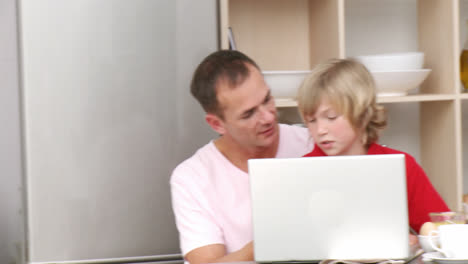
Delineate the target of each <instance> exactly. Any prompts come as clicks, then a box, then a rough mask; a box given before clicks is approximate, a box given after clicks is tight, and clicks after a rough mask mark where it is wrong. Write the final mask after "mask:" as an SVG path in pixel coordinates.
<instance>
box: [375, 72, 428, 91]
mask: <svg viewBox="0 0 468 264" xmlns="http://www.w3.org/2000/svg"><path fill="white" fill-rule="evenodd" d="M430 72H431V70H430V69H421V70H407V71H372V72H371V74H372V76H373V77H374V80H375V85H376V86H377V93H378V95H380V96H403V95H407V94H408V92H409V91H410V90H412V89H414V88H417V87H418V86H419V85H420V84H421V83H422V82H423V81H424V80H425V79H426V78H427V76H428V75H429V73H430Z"/></svg>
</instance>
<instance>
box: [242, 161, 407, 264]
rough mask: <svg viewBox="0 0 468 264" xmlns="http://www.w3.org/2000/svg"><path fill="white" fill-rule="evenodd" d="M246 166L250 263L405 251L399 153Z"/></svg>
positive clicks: (391, 255) (398, 255) (376, 255)
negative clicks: (252, 257)
mask: <svg viewBox="0 0 468 264" xmlns="http://www.w3.org/2000/svg"><path fill="white" fill-rule="evenodd" d="M248 165H249V175H250V181H251V194H252V216H253V229H254V230H253V233H254V251H255V252H254V254H255V260H256V261H257V262H273V261H319V260H323V259H404V258H407V257H408V256H409V246H408V245H409V241H408V239H409V238H408V209H407V195H406V169H405V157H404V155H403V154H392V155H363V156H333V157H309V158H290V159H251V160H249V162H248Z"/></svg>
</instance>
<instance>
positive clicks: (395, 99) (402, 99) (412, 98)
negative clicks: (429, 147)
mask: <svg viewBox="0 0 468 264" xmlns="http://www.w3.org/2000/svg"><path fill="white" fill-rule="evenodd" d="M455 98H456V95H453V94H415V95H407V96H379V97H377V102H378V103H382V104H385V103H411V102H429V101H450V100H454V99H455ZM461 98H463V99H468V94H463V95H461ZM275 104H276V107H277V108H286V107H297V102H296V101H295V100H294V99H292V98H290V99H288V98H285V99H283V98H282V99H276V100H275Z"/></svg>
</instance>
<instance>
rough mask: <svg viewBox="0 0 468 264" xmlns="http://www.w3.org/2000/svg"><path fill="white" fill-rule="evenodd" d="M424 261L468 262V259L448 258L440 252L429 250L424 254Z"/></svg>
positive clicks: (462, 263) (445, 263) (465, 263)
mask: <svg viewBox="0 0 468 264" xmlns="http://www.w3.org/2000/svg"><path fill="white" fill-rule="evenodd" d="M422 257H423V261H424V262H436V263H439V264H468V259H458V258H446V257H444V256H443V255H442V253H440V252H427V253H424V254H422Z"/></svg>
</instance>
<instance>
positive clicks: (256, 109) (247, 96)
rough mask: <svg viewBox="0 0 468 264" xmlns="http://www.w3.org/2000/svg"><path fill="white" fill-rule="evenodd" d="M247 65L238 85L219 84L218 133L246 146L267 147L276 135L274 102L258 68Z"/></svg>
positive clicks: (276, 137)
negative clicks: (246, 74)
mask: <svg viewBox="0 0 468 264" xmlns="http://www.w3.org/2000/svg"><path fill="white" fill-rule="evenodd" d="M248 68H249V71H250V74H249V76H248V77H247V78H246V79H245V80H244V82H243V83H242V84H240V85H239V86H237V87H235V88H230V87H228V86H227V85H226V84H223V82H220V83H219V86H218V90H217V94H218V95H217V98H218V102H219V104H220V107H221V109H222V111H223V116H224V119H223V120H221V124H222V126H223V129H224V133H222V134H223V136H224V137H225V138H226V139H228V140H231V141H233V142H235V143H237V144H239V145H241V146H242V147H245V148H248V149H258V148H263V147H270V146H272V145H273V144H274V143H277V142H278V138H279V132H278V123H277V113H276V107H275V102H274V99H273V97H272V96H271V94H270V89H269V88H268V86H267V85H266V83H265V81H264V79H263V75H262V74H261V73H260V71H259V70H258V69H257V68H255V67H253V66H251V65H248Z"/></svg>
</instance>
